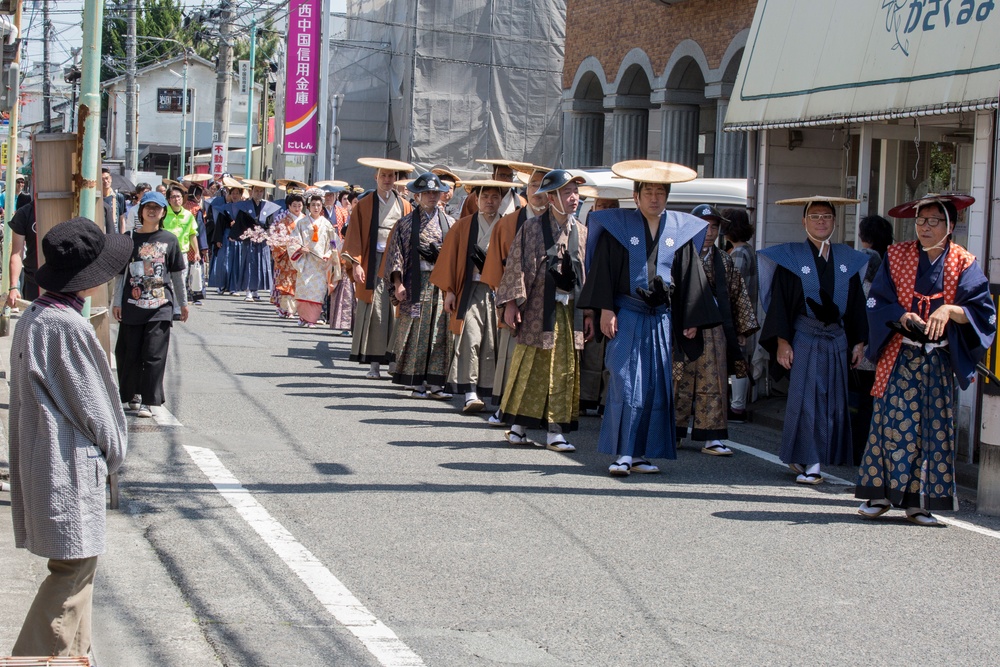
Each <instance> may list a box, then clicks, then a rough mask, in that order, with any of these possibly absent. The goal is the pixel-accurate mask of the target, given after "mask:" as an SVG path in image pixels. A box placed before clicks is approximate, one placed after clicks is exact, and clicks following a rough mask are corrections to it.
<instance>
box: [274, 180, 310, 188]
mask: <svg viewBox="0 0 1000 667" xmlns="http://www.w3.org/2000/svg"><path fill="white" fill-rule="evenodd" d="M275 183H277V184H278V187H279V188H285V189H286V190H287V189H288V188H298V189H300V190H305V189H306V188H308V187H309V184H307V183H303V182H302V181H299V180H296V179H294V178H279V179H278V180H277V181H275Z"/></svg>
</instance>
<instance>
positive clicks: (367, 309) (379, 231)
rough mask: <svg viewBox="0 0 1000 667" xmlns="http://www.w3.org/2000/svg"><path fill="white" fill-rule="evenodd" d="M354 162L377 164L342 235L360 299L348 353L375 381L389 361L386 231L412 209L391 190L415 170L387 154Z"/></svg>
mask: <svg viewBox="0 0 1000 667" xmlns="http://www.w3.org/2000/svg"><path fill="white" fill-rule="evenodd" d="M358 164H361V165H363V166H366V167H372V168H373V169H375V184H376V188H375V192H373V193H371V194H370V195H368V196H367V197H365V198H364V199H360V200H358V202H357V204H356V205H355V206H354V209H353V210H352V211H351V218H350V220H349V222H348V224H347V236H346V238H345V239H344V252H343V256H344V257H345V258H347V259H348V260H349V261H350V262H351V263H352V264H353V268H352V275H353V277H354V283H355V286H356V296H357V299H358V306H357V311H356V312H355V314H354V340H353V342H352V343H351V357H350V358H351V361H357V362H359V363H362V364H370V365H371V369H370V370H369V371H368V374H367V375H366V376H365V377H366V378H368V379H369V380H377V379H379V378H380V377H381V373H380V371H379V366H380V364H382V363H388V362H389V361H391V350H390V349H389V340H390V339H391V337H392V327H393V324H394V317H393V313H392V302H391V301H390V295H389V290H388V289H387V287H386V284H385V281H384V280H383V279H381V278H379V275H378V274H379V270H380V269H381V268H382V261H383V259H382V258H383V255H384V253H385V249H386V247H387V243H388V240H389V232H391V231H392V228H393V227H395V225H396V223H397V222H398V221H399V219H400V218H402V217H403V216H405V215H409V214H410V212H411V211H412V210H413V209H412V207H411V206H410V204H409V203H408V202H406V201H405V200H404V199H403V198H402V197H400V196H399V195H398V194H397V193H396V189H395V183H396V181H397V180H398V179H399V178H400V177H402V176H405V175H406V174H408V173H410V172H411V171H413V165H411V164H408V163H406V162H399V161H398V160H389V159H385V158H359V159H358Z"/></svg>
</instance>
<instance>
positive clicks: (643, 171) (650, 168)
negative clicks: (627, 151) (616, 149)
mask: <svg viewBox="0 0 1000 667" xmlns="http://www.w3.org/2000/svg"><path fill="white" fill-rule="evenodd" d="M611 171H612V172H614V173H615V174H616V175H617V176H621V177H622V178H627V179H629V180H632V181H636V182H637V183H660V184H663V185H669V184H670V183H684V182H686V181H693V180H694V179H696V178H698V172H696V171H695V170H694V169H691V168H690V167H685V166H684V165H682V164H674V163H673V162H659V161H657V160H625V161H624V162H616V163H615V164H613V165H611Z"/></svg>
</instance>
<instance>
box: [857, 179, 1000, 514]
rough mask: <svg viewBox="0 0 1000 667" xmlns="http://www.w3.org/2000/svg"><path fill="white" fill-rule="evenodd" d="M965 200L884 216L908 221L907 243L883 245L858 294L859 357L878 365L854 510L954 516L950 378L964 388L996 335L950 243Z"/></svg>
mask: <svg viewBox="0 0 1000 667" xmlns="http://www.w3.org/2000/svg"><path fill="white" fill-rule="evenodd" d="M974 201H975V200H974V199H973V198H972V197H969V196H967V195H927V196H925V197H923V198H922V199H919V200H917V201H912V202H907V203H906V204H901V205H900V206H897V207H896V208H894V209H892V210H891V211H889V215H891V216H892V217H895V218H916V231H917V239H916V240H915V241H907V242H906V243H897V244H894V245H891V246H889V248H888V249H887V250H886V253H885V260H884V261H883V262H882V266H881V267H879V270H878V272H877V273H876V274H875V278H874V280H873V281H872V286H871V290H870V291H869V293H868V302H867V306H868V321H869V327H870V331H871V336H870V343H871V344H870V346H869V352H868V355H869V357H870V358H871V359H872V361H876V360H877V362H878V365H877V366H876V370H875V386H874V388H873V390H872V394H873V395H874V396H875V402H874V405H873V416H872V425H871V432H870V434H869V436H868V445H867V448H866V450H865V453H864V456H863V457H862V460H861V462H860V466H859V469H858V485H857V488H856V489H855V495H856V496H857V497H858V498H862V499H864V500H865V502H864V503H862V504H861V507H859V508H858V513H859V514H860V515H861V516H863V517H865V518H866V519H874V518H875V517H878V516H881V515H883V514H885V513H886V512H887V511H889V507H890V505H895V506H896V507H901V508H903V509H905V510H906V518H907V520H908V521H910V522H911V523H915V524H917V525H920V526H936V525H940V523H939V522H938V520H937V519H935V518H934V517H933V516H932V515H931V513H930V512H931V510H952V511H954V510H957V509H958V494H957V493H956V477H955V416H954V411H953V406H952V402H953V396H954V393H955V385H954V383H955V381H956V380H957V382H958V385H959V386H960V387H961V388H962V389H967V388H968V386H969V383H970V382H971V381H972V377H973V376H974V375H975V373H976V364H977V363H978V362H979V361H980V360H981V359H982V358H983V356H984V355H985V354H986V351H987V350H988V349H989V348H990V346H991V345H993V341H994V339H995V338H996V325H997V313H996V308H995V307H994V305H993V301H992V299H991V298H990V286H989V281H988V280H987V279H986V276H985V275H983V271H982V269H981V268H980V267H979V263H978V262H977V261H976V257H975V255H973V254H972V253H970V252H969V251H968V250H966V249H965V248H963V247H962V246H960V245H958V244H957V243H954V242H953V241H952V240H951V233H952V231H953V230H954V228H955V224H956V223H957V222H958V211H959V210H961V209H963V208H966V207H968V206H971V205H972V203H973V202H974Z"/></svg>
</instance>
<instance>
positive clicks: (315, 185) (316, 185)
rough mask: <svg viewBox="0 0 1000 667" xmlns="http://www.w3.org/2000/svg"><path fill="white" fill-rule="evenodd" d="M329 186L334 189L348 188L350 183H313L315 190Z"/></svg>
mask: <svg viewBox="0 0 1000 667" xmlns="http://www.w3.org/2000/svg"><path fill="white" fill-rule="evenodd" d="M328 185H329V186H331V187H334V188H346V187H347V186H348V185H350V183H348V182H347V181H316V182H315V183H313V187H315V188H324V187H326V186H328Z"/></svg>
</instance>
